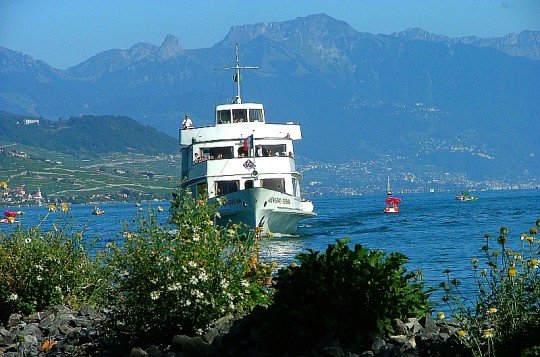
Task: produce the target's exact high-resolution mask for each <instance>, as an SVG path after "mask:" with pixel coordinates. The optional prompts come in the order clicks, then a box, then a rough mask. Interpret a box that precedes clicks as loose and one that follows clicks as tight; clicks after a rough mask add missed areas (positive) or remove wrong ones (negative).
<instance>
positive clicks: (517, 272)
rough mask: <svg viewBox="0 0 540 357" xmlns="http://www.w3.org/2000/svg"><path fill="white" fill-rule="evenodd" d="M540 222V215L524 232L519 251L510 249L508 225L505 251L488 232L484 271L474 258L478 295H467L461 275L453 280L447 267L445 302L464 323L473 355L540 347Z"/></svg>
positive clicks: (463, 336)
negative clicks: (473, 298)
mask: <svg viewBox="0 0 540 357" xmlns="http://www.w3.org/2000/svg"><path fill="white" fill-rule="evenodd" d="M538 226H540V220H537V221H536V227H534V228H531V229H530V230H529V233H528V234H527V233H523V234H521V237H520V239H521V250H520V251H513V250H511V249H508V248H507V243H508V239H509V235H508V229H507V228H506V227H502V228H501V229H500V235H499V237H498V239H497V244H498V245H499V248H500V250H495V249H492V248H491V247H490V241H491V235H490V234H489V233H486V234H485V235H484V238H485V240H486V244H485V245H484V246H483V247H482V251H483V252H484V263H485V268H484V269H482V270H480V268H479V263H480V262H479V260H478V259H476V258H475V259H473V260H472V262H471V263H472V266H473V269H474V279H475V283H476V287H477V289H478V294H477V297H476V300H471V299H470V298H469V297H467V296H465V295H464V294H462V292H461V291H460V282H459V280H457V279H451V277H450V271H446V272H445V273H446V274H447V282H446V283H443V284H442V286H443V287H444V289H445V291H446V294H445V297H444V301H445V302H446V303H447V304H448V306H449V307H450V309H451V310H452V316H453V317H454V318H455V319H456V320H457V322H458V323H459V325H460V327H461V329H460V330H459V332H458V337H459V340H460V341H461V342H462V343H463V344H464V345H465V346H467V347H468V348H469V349H470V351H471V353H472V354H473V355H474V356H504V355H519V353H520V352H521V351H526V350H527V349H528V348H531V347H534V346H536V348H538V346H540V337H539V335H538V331H539V330H540V272H539V269H538V265H539V259H540V246H539V243H540V242H539V241H538V240H537V239H536V235H537V234H538V228H537V227H538ZM524 353H525V352H524Z"/></svg>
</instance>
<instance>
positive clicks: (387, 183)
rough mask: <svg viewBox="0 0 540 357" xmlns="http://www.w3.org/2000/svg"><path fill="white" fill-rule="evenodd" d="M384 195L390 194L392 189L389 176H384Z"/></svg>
mask: <svg viewBox="0 0 540 357" xmlns="http://www.w3.org/2000/svg"><path fill="white" fill-rule="evenodd" d="M386 195H387V196H392V190H391V189H390V176H386Z"/></svg>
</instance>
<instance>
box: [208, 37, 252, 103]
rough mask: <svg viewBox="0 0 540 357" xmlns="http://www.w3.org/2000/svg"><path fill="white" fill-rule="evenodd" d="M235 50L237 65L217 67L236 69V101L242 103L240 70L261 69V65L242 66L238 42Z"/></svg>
mask: <svg viewBox="0 0 540 357" xmlns="http://www.w3.org/2000/svg"><path fill="white" fill-rule="evenodd" d="M235 51H236V65H235V66H234V67H224V68H216V69H234V72H235V73H234V81H235V82H236V99H235V100H234V103H237V104H241V103H242V97H241V95H240V80H241V77H240V70H241V69H259V68H261V67H254V66H240V60H239V57H238V44H236V45H235Z"/></svg>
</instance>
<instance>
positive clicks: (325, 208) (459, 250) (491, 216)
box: [0, 190, 540, 302]
mask: <svg viewBox="0 0 540 357" xmlns="http://www.w3.org/2000/svg"><path fill="white" fill-rule="evenodd" d="M473 194H474V195H475V196H478V197H479V200H477V201H469V202H460V201H456V200H454V193H450V192H448V193H424V194H406V195H397V196H398V197H400V198H402V199H403V202H402V204H401V205H400V213H399V214H384V213H383V208H384V200H385V198H386V196H384V194H382V195H380V196H378V195H369V196H353V197H320V198H313V202H314V205H315V211H316V212H317V213H318V216H317V217H316V218H313V219H310V220H306V221H303V222H301V225H300V227H299V229H298V232H297V233H298V236H294V237H272V238H269V239H266V240H264V244H263V254H264V255H265V258H266V259H267V260H270V261H277V262H278V263H279V264H280V265H285V264H289V263H290V262H293V261H294V258H295V256H296V255H297V254H299V253H301V252H305V251H306V249H308V248H311V249H313V250H316V251H324V250H326V248H327V246H328V244H333V243H335V241H336V239H340V238H346V237H349V238H350V239H351V244H361V245H363V246H365V247H367V248H370V249H380V250H383V251H385V252H387V253H390V252H402V253H403V254H405V255H406V256H407V257H408V258H409V259H410V262H409V263H408V264H407V268H408V269H410V270H417V269H421V270H422V271H423V277H424V281H425V282H426V284H427V285H428V286H438V285H439V283H440V282H442V281H444V280H445V275H444V274H443V271H444V270H445V269H450V270H451V271H452V276H453V277H456V278H458V279H460V280H461V281H462V283H463V288H464V289H465V290H470V291H474V285H473V274H472V267H471V263H470V261H471V259H472V258H475V257H476V258H481V257H482V256H483V252H482V251H481V247H482V246H483V245H484V244H485V239H484V234H485V233H491V235H492V240H493V242H492V245H491V246H492V247H494V243H495V242H496V239H497V237H498V236H499V228H500V227H502V226H505V227H508V230H509V235H510V239H509V247H510V248H512V249H516V250H519V249H521V240H520V235H521V233H524V232H528V231H529V229H530V228H532V227H533V226H534V224H535V221H536V220H537V219H539V218H540V190H505V191H486V192H474V193H473ZM158 206H161V207H163V208H164V212H162V213H160V217H161V219H162V220H163V222H165V220H166V218H167V215H168V208H169V204H168V202H152V203H143V204H142V205H141V206H140V207H136V206H135V205H134V204H132V203H130V204H127V203H126V204H120V203H119V204H103V205H100V208H101V209H103V210H104V211H105V215H103V216H93V215H92V214H91V212H92V209H93V205H72V206H71V210H70V212H69V214H68V215H69V216H70V217H71V218H72V219H73V223H74V225H75V226H79V227H83V226H84V227H86V229H87V233H88V234H89V235H97V236H100V237H101V240H102V242H103V243H104V244H105V243H106V242H108V241H111V240H116V239H121V238H119V235H118V233H119V232H121V228H122V222H132V219H133V218H134V217H135V216H136V214H137V212H139V211H140V209H142V210H143V211H145V210H146V208H148V207H153V208H157V207H158ZM1 208H2V212H3V211H4V210H5V209H6V207H1ZM10 209H13V208H10ZM17 209H18V208H16V209H14V210H17ZM23 210H24V211H25V214H24V215H23V216H20V222H21V224H22V225H23V226H24V227H26V226H28V227H30V226H32V225H37V224H39V223H40V222H41V221H42V220H43V218H44V217H45V216H46V215H47V214H48V210H47V207H24V208H23ZM60 215H61V214H60V213H59V212H56V213H51V214H50V215H49V216H48V217H47V219H46V220H45V221H44V223H43V227H44V228H45V229H47V228H48V227H50V225H51V224H52V223H54V222H55V220H56V218H58V217H60ZM9 229H14V226H11V227H9V226H8V225H0V230H1V231H2V232H4V233H5V232H6V231H8V230H9ZM441 296H442V294H441V293H435V294H433V296H432V300H433V301H435V302H440V298H441Z"/></svg>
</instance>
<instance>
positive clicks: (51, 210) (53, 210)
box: [49, 203, 56, 212]
mask: <svg viewBox="0 0 540 357" xmlns="http://www.w3.org/2000/svg"><path fill="white" fill-rule="evenodd" d="M49 212H56V206H55V205H54V204H52V203H51V204H50V205H49Z"/></svg>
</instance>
